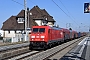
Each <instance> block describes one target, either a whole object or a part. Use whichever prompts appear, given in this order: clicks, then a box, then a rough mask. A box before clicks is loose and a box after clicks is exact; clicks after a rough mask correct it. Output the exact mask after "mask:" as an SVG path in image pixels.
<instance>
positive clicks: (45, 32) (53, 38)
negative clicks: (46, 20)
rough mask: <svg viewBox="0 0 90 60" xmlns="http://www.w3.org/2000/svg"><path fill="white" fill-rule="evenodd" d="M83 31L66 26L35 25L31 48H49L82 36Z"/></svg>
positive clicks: (31, 37)
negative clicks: (78, 31)
mask: <svg viewBox="0 0 90 60" xmlns="http://www.w3.org/2000/svg"><path fill="white" fill-rule="evenodd" d="M81 36H82V35H81V33H77V32H76V31H73V30H68V29H65V28H57V27H50V26H33V27H32V32H31V36H30V44H29V49H47V48H49V47H51V46H53V45H55V44H60V43H61V42H64V41H67V40H72V39H75V38H78V37H81Z"/></svg>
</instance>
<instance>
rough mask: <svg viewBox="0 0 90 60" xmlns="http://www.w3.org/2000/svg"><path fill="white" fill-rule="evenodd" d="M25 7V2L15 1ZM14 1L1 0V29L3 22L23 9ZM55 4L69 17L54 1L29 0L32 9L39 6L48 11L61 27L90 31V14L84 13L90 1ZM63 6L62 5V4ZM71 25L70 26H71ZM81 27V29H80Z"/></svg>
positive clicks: (59, 1) (64, 0) (59, 2)
mask: <svg viewBox="0 0 90 60" xmlns="http://www.w3.org/2000/svg"><path fill="white" fill-rule="evenodd" d="M14 1H17V2H19V3H20V4H23V5H24V0H14ZM14 1H12V0H0V28H1V27H2V25H3V22H4V21H6V20H7V19H8V18H9V17H10V16H12V15H17V14H18V13H19V12H20V11H21V10H22V9H24V6H23V5H20V4H18V3H16V2H14ZM54 1H55V3H57V4H58V6H59V7H60V8H61V9H62V10H63V11H64V12H65V13H66V14H67V15H68V16H67V15H66V14H65V13H64V12H63V11H62V10H61V9H60V8H59V7H58V6H56V5H55V3H53V2H52V0H27V6H28V7H29V8H30V9H31V8H33V6H36V5H38V6H39V7H40V8H41V9H46V10H47V12H48V13H49V14H50V15H51V16H53V18H54V19H55V21H56V24H58V25H59V26H60V27H64V28H66V25H67V27H69V26H70V27H72V28H73V29H74V30H77V31H88V26H90V22H89V21H90V14H85V13H84V3H85V2H90V0H54ZM61 2H62V3H63V4H62V3H61ZM69 23H70V25H69ZM79 26H80V28H79Z"/></svg>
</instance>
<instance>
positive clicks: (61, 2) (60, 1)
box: [59, 0, 77, 24]
mask: <svg viewBox="0 0 90 60" xmlns="http://www.w3.org/2000/svg"><path fill="white" fill-rule="evenodd" d="M59 1H60V3H61V4H62V5H63V6H64V8H65V9H66V10H67V12H68V13H69V14H70V12H69V11H68V9H67V8H66V7H65V5H64V4H63V3H62V2H61V0H59ZM70 15H71V14H70ZM71 17H72V18H73V19H75V18H74V17H73V16H72V15H71ZM73 21H74V20H73ZM74 22H75V21H74ZM75 23H76V22H75ZM76 24H77V23H76Z"/></svg>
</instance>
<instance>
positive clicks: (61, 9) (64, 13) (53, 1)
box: [52, 0, 78, 25]
mask: <svg viewBox="0 0 90 60" xmlns="http://www.w3.org/2000/svg"><path fill="white" fill-rule="evenodd" d="M52 2H53V3H54V4H55V5H56V6H57V7H58V8H59V9H60V10H61V11H62V12H63V13H64V14H65V15H67V16H68V17H69V18H70V19H71V20H73V19H72V18H71V17H70V16H69V15H68V14H67V13H66V12H65V11H64V10H63V9H62V8H61V7H60V6H59V5H58V4H57V3H56V2H55V1H54V0H52ZM73 21H74V20H73ZM74 22H75V21H74ZM75 23H76V22H75ZM76 25H78V24H77V23H76Z"/></svg>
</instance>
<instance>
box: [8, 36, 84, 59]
mask: <svg viewBox="0 0 90 60" xmlns="http://www.w3.org/2000/svg"><path fill="white" fill-rule="evenodd" d="M83 38H84V37H82V38H79V39H75V40H72V41H69V42H67V43H64V44H61V45H59V46H56V47H53V48H51V49H48V50H46V51H29V52H26V53H23V54H19V55H16V56H14V57H12V58H10V59H8V60H48V59H54V57H55V55H57V54H58V53H62V54H60V55H59V57H62V56H64V55H65V54H66V53H67V52H68V51H69V50H71V49H72V48H73V47H74V46H76V45H77V44H78V43H79V42H80V41H81V40H82V39H83ZM65 50H66V51H65ZM63 52H64V54H63Z"/></svg>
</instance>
